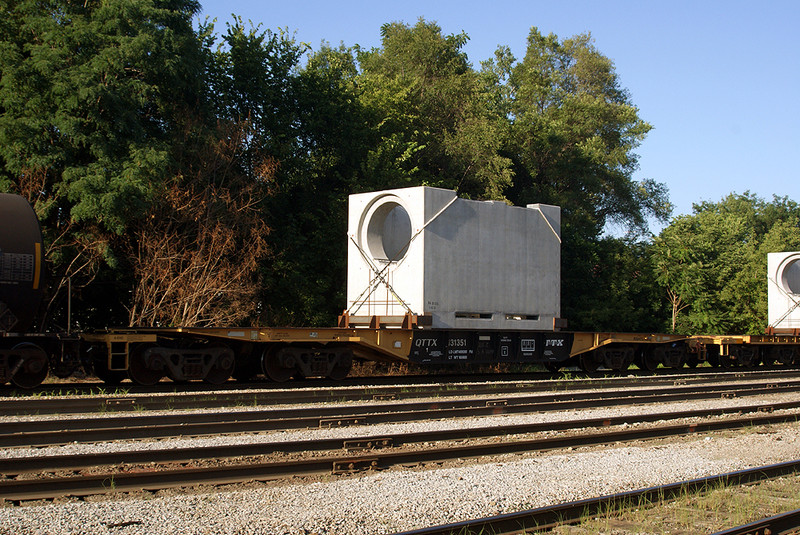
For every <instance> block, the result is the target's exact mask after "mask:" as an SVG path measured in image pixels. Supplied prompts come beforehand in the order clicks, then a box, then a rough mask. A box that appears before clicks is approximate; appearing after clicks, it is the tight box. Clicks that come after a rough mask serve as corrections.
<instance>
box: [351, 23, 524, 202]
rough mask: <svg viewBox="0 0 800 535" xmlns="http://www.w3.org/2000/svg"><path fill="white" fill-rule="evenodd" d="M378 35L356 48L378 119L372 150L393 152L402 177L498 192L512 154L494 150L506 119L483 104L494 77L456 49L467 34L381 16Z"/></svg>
mask: <svg viewBox="0 0 800 535" xmlns="http://www.w3.org/2000/svg"><path fill="white" fill-rule="evenodd" d="M381 37H382V40H381V44H382V48H380V49H373V50H370V51H362V52H361V53H360V54H359V55H358V61H359V66H360V68H361V70H362V73H361V75H360V76H359V83H361V84H363V85H364V87H365V88H366V89H365V91H364V93H363V96H362V101H363V102H364V104H365V107H366V108H368V109H371V110H373V113H375V114H376V119H377V121H378V124H379V125H380V126H381V135H382V139H381V141H380V142H379V144H378V146H377V148H376V149H375V152H376V153H379V154H384V155H385V154H390V155H393V156H394V158H393V159H394V162H397V163H398V164H399V165H400V168H401V169H403V170H405V171H406V173H407V174H406V178H405V180H406V184H403V185H419V184H424V185H430V186H436V187H443V188H448V189H453V190H456V191H457V192H458V193H459V194H460V195H461V196H465V197H478V198H487V199H488V198H491V199H503V198H504V197H503V193H504V189H505V188H506V187H507V186H508V185H509V184H510V183H511V172H510V163H511V162H510V161H509V160H508V159H507V158H505V157H504V156H502V155H501V154H500V149H501V147H502V144H503V141H504V139H505V138H504V136H505V131H506V129H507V126H508V125H507V120H506V118H505V117H504V116H503V115H502V114H501V113H499V110H498V109H497V108H496V107H493V106H492V105H490V104H491V103H492V100H493V98H494V97H495V94H494V86H493V85H492V84H493V82H494V81H493V80H492V79H490V78H488V77H484V76H480V75H479V73H477V72H476V71H475V70H473V69H472V65H471V64H470V63H469V60H468V58H467V55H466V54H465V53H464V52H462V48H463V47H464V45H465V44H466V42H467V40H468V37H467V35H466V34H464V33H460V34H457V35H442V30H441V28H440V27H439V26H438V25H437V24H435V23H432V22H427V21H425V20H424V19H420V20H419V21H418V22H417V24H416V25H415V26H413V27H411V26H408V25H406V24H403V23H398V22H394V23H389V24H384V25H383V26H382V27H381ZM398 185H400V184H398Z"/></svg>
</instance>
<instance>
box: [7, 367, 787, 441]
mask: <svg viewBox="0 0 800 535" xmlns="http://www.w3.org/2000/svg"><path fill="white" fill-rule="evenodd" d="M797 391H800V381H790V382H786V383H772V384H767V385H764V384H761V383H746V384H733V385H706V386H699V385H696V386H674V387H671V388H668V389H662V390H659V391H657V392H654V391H653V390H652V389H651V388H643V389H636V390H634V389H629V390H616V391H603V392H559V393H553V394H537V395H532V396H514V397H507V398H497V397H491V398H471V399H441V400H433V401H426V402H414V403H396V402H393V403H381V404H369V405H355V406H345V407H343V406H329V407H326V406H313V407H307V408H291V409H289V408H284V409H268V410H251V411H236V412H212V413H174V414H166V415H146V414H143V415H138V416H117V415H114V416H102V417H93V418H70V419H54V420H42V419H34V420H21V421H12V422H4V423H0V447H19V446H46V445H58V444H67V443H85V442H99V441H110V440H118V439H121V438H124V439H126V440H130V439H153V438H163V437H173V436H208V435H219V434H234V433H257V432H265V431H276V430H289V429H304V428H324V427H343V426H350V425H367V424H378V423H397V422H411V421H420V420H430V419H441V418H463V417H470V416H473V417H474V416H491V415H498V414H521V413H532V412H549V411H563V410H574V409H583V408H591V407H596V406H604V407H610V406H624V405H632V404H650V403H668V402H675V401H686V400H703V399H714V398H719V397H746V396H758V395H764V394H778V393H786V392H797ZM794 406H795V405H794V404H792V403H789V404H786V405H785V406H782V408H793V407H794ZM732 410H733V411H736V410H740V409H732Z"/></svg>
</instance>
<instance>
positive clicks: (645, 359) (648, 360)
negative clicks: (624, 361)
mask: <svg viewBox="0 0 800 535" xmlns="http://www.w3.org/2000/svg"><path fill="white" fill-rule="evenodd" d="M659 364H661V360H660V359H659V358H658V356H657V355H656V352H655V351H654V350H653V349H652V348H647V349H645V350H644V351H643V352H642V357H641V360H640V361H639V367H640V368H642V369H643V370H647V371H649V372H654V371H656V370H657V369H658V365H659Z"/></svg>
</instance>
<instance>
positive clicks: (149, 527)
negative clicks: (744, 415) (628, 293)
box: [0, 394, 800, 535]
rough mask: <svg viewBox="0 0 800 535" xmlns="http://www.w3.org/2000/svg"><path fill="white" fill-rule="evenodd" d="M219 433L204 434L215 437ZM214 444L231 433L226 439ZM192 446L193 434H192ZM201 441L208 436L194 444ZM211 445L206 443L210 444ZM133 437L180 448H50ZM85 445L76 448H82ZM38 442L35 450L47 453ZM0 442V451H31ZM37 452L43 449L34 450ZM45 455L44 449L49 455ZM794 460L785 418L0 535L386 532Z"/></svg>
mask: <svg viewBox="0 0 800 535" xmlns="http://www.w3.org/2000/svg"><path fill="white" fill-rule="evenodd" d="M769 399H770V400H773V401H784V400H789V399H798V394H783V395H775V396H769ZM762 401H766V398H740V399H725V400H715V401H713V402H711V401H707V402H692V403H680V404H670V406H669V408H670V409H674V410H687V409H691V408H699V407H701V406H732V405H734V406H735V405H737V404H739V405H741V404H747V405H749V404H755V403H758V402H762ZM664 409H665V406H664V405H653V406H642V407H635V408H612V409H603V410H592V411H570V412H569V413H558V414H556V413H549V414H538V415H515V416H508V415H503V416H498V417H492V418H482V419H479V420H481V421H483V424H484V425H491V424H492V423H495V424H496V423H501V424H509V423H517V422H518V420H519V419H524V420H523V421H544V419H547V418H550V419H565V418H568V417H574V418H579V417H580V418H584V417H598V416H615V415H620V414H625V413H641V412H654V411H660V410H664ZM466 422H469V424H470V425H475V419H470V420H459V421H445V422H438V423H436V422H429V423H414V424H403V425H402V426H373V427H368V428H364V429H357V428H347V429H334V430H315V431H313V432H311V431H304V432H291V433H278V434H274V433H272V434H269V435H258V436H253V435H248V436H246V437H245V441H247V442H252V441H254V440H256V439H258V440H268V441H276V440H279V439H281V437H284V438H285V439H297V438H298V437H303V438H310V436H311V435H313V436H314V437H322V436H330V435H332V434H339V436H352V435H356V434H381V433H385V432H387V431H385V430H384V429H383V428H384V427H389V428H392V429H393V432H398V431H399V429H406V430H408V431H409V432H410V431H411V430H412V429H413V430H423V429H430V428H431V426H436V425H439V426H441V425H443V424H444V425H446V426H447V427H454V426H457V425H466ZM216 440H220V439H214V441H216ZM225 440H231V439H230V438H226V439H225ZM193 442H194V441H193ZM203 442H208V443H210V442H211V441H210V440H203ZM215 443H216V442H215ZM133 445H136V446H137V447H139V446H144V445H156V447H159V448H162V447H178V446H186V445H188V442H187V441H185V440H169V441H159V442H137V443H116V444H115V445H113V446H109V445H91V446H87V445H76V444H73V445H69V446H67V447H63V448H58V449H59V450H60V452H61V453H75V452H79V451H90V449H91V448H110V447H114V448H117V449H119V448H121V447H123V448H124V449H129V448H131V447H132V446H133ZM82 448H87V449H85V450H84V449H82ZM49 449H50V448H47V449H46V450H49ZM35 451H36V450H22V449H20V450H7V451H4V452H2V454H4V455H9V454H10V455H12V456H20V455H22V454H23V453H24V454H26V455H28V454H34V453H33V452H35ZM39 451H45V450H39ZM49 453H53V452H52V451H50V452H49ZM798 458H800V429H798V426H797V425H796V424H790V425H781V426H774V427H772V428H770V431H769V432H768V433H762V432H757V431H755V430H752V429H751V430H744V431H739V432H736V433H733V434H732V433H726V434H715V435H709V436H700V437H689V438H685V439H670V440H668V441H661V442H654V443H650V444H644V445H641V446H617V447H604V448H591V449H585V450H584V449H581V450H577V451H572V452H563V451H561V452H552V453H540V454H526V455H509V456H505V457H503V458H502V459H500V460H499V462H491V463H480V464H475V463H473V462H472V461H470V462H469V463H464V465H463V466H456V467H453V466H448V467H446V468H435V467H434V468H431V469H426V470H399V469H398V470H387V471H383V472H374V473H368V474H366V475H362V476H353V477H346V478H333V479H331V480H330V481H326V482H314V483H297V482H291V481H290V482H281V483H274V484H270V485H262V486H257V487H256V488H252V489H248V490H236V491H232V492H209V493H201V494H190V495H180V496H174V497H151V498H149V499H132V498H129V499H122V500H113V501H112V500H103V501H87V502H70V503H58V504H46V505H24V506H21V507H12V506H6V507H0V534H8V535H12V534H15V535H17V534H19V535H23V534H37V535H38V534H75V535H77V534H119V535H133V534H149V535H160V534H164V535H166V534H169V535H173V534H190V535H194V534H197V535H200V534H234V533H252V534H281V535H282V534H292V535H294V534H302V535H309V534H319V535H323V534H324V535H328V534H330V535H334V534H335V535H351V534H372V533H394V532H397V531H403V530H410V529H416V528H421V527H425V526H428V525H433V524H442V523H450V522H457V521H461V520H466V519H469V518H475V517H482V516H487V515H492V514H500V513H507V512H513V511H518V510H522V509H527V508H531V507H539V506H543V505H548V504H552V503H560V502H564V501H571V500H576V499H581V498H586V497H592V496H597V495H602V494H609V493H613V492H619V491H623V490H630V489H636V488H641V487H645V486H651V485H656V484H662V483H667V482H673V481H680V480H684V479H691V478H696V477H701V476H705V475H711V474H717V473H722V472H727V471H733V470H740V469H743V468H748V467H753V466H759V465H763V464H769V463H774V462H780V461H786V460H792V459H798Z"/></svg>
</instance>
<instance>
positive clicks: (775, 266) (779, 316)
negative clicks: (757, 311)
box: [767, 252, 800, 333]
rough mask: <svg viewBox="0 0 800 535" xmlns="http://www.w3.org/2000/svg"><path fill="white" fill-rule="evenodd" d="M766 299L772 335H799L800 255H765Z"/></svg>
mask: <svg viewBox="0 0 800 535" xmlns="http://www.w3.org/2000/svg"><path fill="white" fill-rule="evenodd" d="M767 279H768V280H767V285H768V287H769V290H768V291H767V298H768V302H769V314H768V316H769V327H770V329H771V330H772V331H774V332H777V333H780V332H788V331H792V332H794V331H800V252H793V253H769V254H768V255H767Z"/></svg>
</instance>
